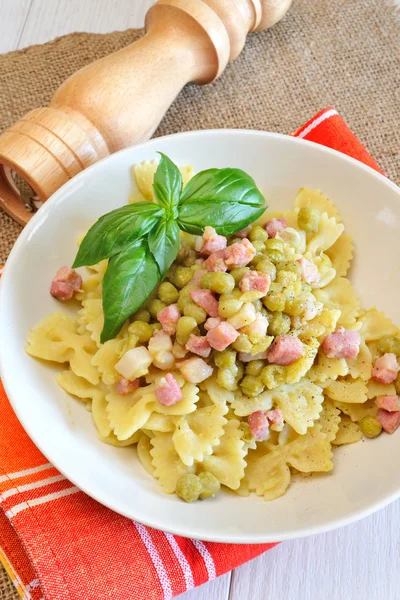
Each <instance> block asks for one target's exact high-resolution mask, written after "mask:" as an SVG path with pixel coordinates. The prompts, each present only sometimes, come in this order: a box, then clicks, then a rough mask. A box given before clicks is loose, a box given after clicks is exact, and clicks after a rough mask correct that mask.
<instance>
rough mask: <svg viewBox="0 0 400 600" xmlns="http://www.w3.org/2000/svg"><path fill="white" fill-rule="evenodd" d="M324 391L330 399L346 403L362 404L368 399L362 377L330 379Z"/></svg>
mask: <svg viewBox="0 0 400 600" xmlns="http://www.w3.org/2000/svg"><path fill="white" fill-rule="evenodd" d="M325 393H326V394H327V395H328V396H329V398H331V399H332V400H337V401H339V402H346V403H347V404H363V403H364V402H366V401H367V400H368V396H367V386H366V383H365V381H363V380H362V379H351V378H350V379H343V380H341V381H339V380H337V381H332V383H331V384H330V385H329V386H328V387H326V388H325Z"/></svg>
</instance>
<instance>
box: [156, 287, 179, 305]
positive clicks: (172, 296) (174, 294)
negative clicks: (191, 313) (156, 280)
mask: <svg viewBox="0 0 400 600" xmlns="http://www.w3.org/2000/svg"><path fill="white" fill-rule="evenodd" d="M158 297H159V298H160V300H161V301H162V302H165V304H174V303H175V302H177V300H178V298H179V292H178V290H177V289H176V287H175V286H174V285H172V283H170V282H169V281H163V283H161V284H160V286H159V288H158Z"/></svg>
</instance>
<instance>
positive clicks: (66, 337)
mask: <svg viewBox="0 0 400 600" xmlns="http://www.w3.org/2000/svg"><path fill="white" fill-rule="evenodd" d="M96 350H97V346H96V344H95V343H94V341H93V340H92V339H91V337H90V335H89V334H88V333H86V334H84V335H79V334H78V332H77V328H76V323H75V321H74V320H73V319H71V318H70V317H68V316H67V315H65V314H63V313H54V314H52V315H50V316H49V317H47V318H46V319H45V320H44V321H41V322H40V323H39V324H38V325H36V327H35V328H34V329H32V330H31V331H30V332H29V335H28V343H27V346H26V351H27V353H28V354H30V355H31V356H35V357H36V358H41V359H44V360H51V361H54V362H59V363H69V364H70V367H71V370H72V371H73V372H74V373H75V374H76V375H79V376H80V377H84V378H85V379H87V380H88V381H89V382H90V383H93V384H94V385H96V384H97V383H99V379H100V378H99V373H98V371H97V369H96V368H95V367H94V366H93V365H92V364H91V361H92V358H93V355H94V353H95V352H96Z"/></svg>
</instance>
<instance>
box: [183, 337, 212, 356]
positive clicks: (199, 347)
mask: <svg viewBox="0 0 400 600" xmlns="http://www.w3.org/2000/svg"><path fill="white" fill-rule="evenodd" d="M186 350H189V352H193V354H198V355H199V356H203V358H207V356H210V352H211V346H210V344H209V343H208V340H207V338H206V337H205V336H201V335H193V334H192V335H191V336H190V337H189V339H188V341H187V344H186Z"/></svg>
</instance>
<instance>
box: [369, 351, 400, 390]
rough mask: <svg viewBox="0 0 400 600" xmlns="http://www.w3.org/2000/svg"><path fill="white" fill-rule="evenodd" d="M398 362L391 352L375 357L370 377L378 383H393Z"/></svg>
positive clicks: (397, 370) (397, 369)
mask: <svg viewBox="0 0 400 600" xmlns="http://www.w3.org/2000/svg"><path fill="white" fill-rule="evenodd" d="M399 368H400V367H399V364H398V362H397V359H396V355H395V354H393V352H387V353H386V354H384V355H383V356H381V357H380V358H377V359H376V361H375V364H374V367H373V369H372V378H373V379H375V381H378V382H379V383H386V384H388V383H393V381H394V380H395V379H396V377H397V373H398V372H399Z"/></svg>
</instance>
